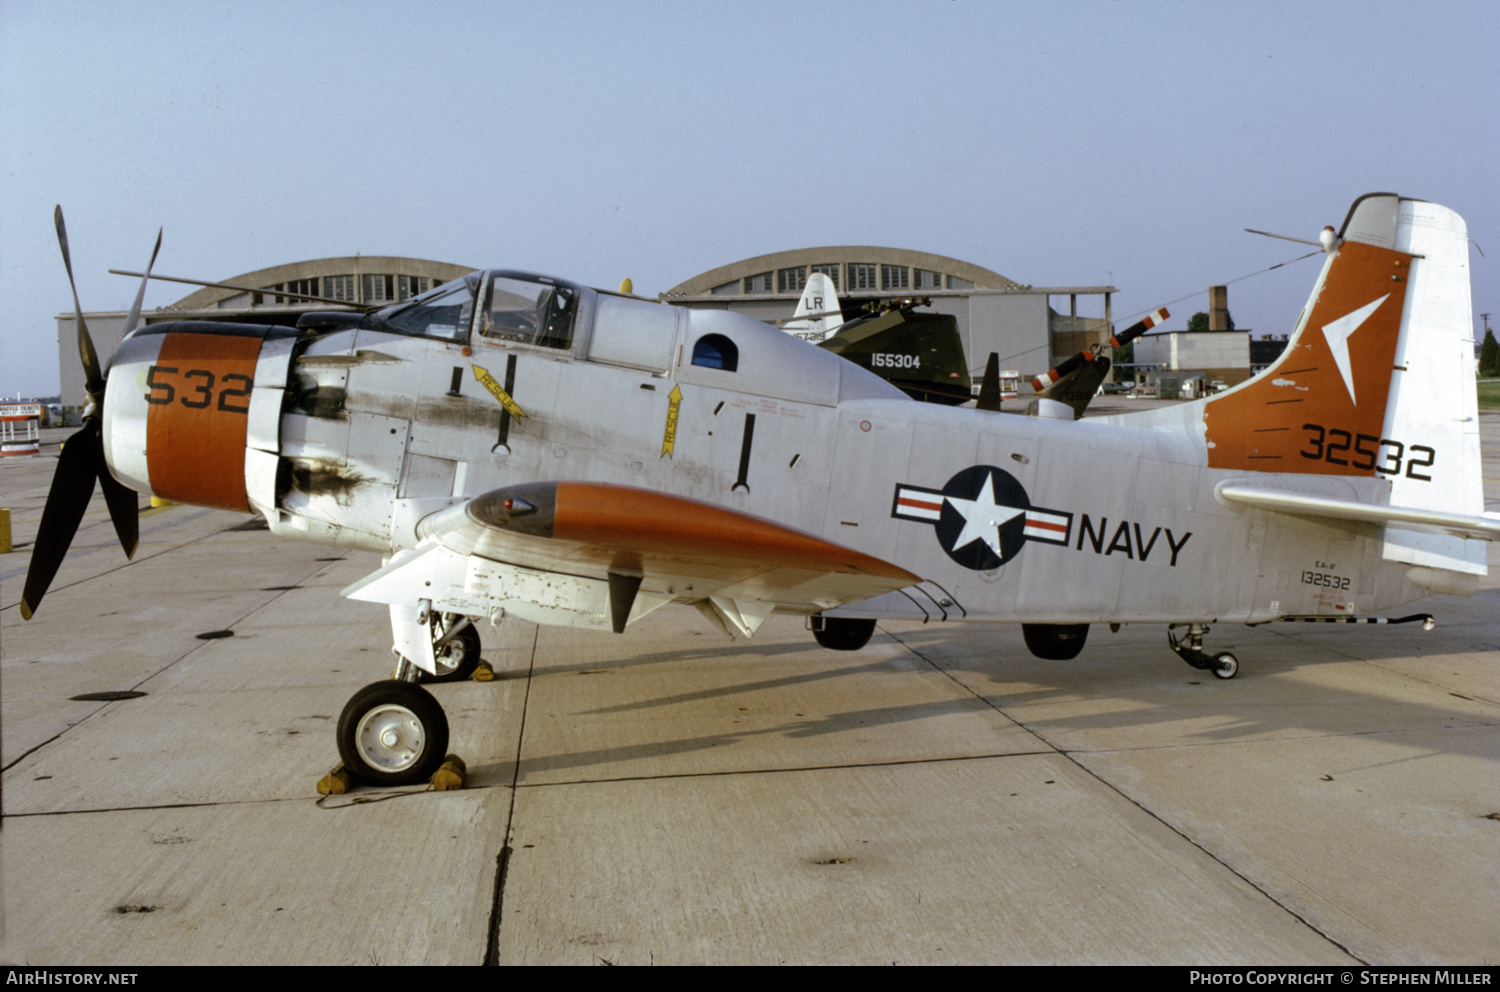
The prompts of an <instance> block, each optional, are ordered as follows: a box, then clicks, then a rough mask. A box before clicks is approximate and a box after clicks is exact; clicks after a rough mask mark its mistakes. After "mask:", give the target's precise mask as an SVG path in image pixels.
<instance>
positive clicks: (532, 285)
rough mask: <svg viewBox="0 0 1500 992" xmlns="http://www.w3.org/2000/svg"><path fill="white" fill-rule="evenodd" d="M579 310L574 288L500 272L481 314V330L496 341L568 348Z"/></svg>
mask: <svg viewBox="0 0 1500 992" xmlns="http://www.w3.org/2000/svg"><path fill="white" fill-rule="evenodd" d="M577 312H578V293H577V292H576V291H575V290H574V289H573V288H572V287H569V286H564V285H560V284H557V283H553V282H550V281H533V280H529V279H519V278H516V277H514V276H507V275H499V274H497V275H495V276H494V278H493V279H491V281H490V287H489V298H488V300H487V301H486V304H485V306H484V308H483V309H482V310H481V311H480V314H479V333H480V335H482V336H483V337H485V338H488V339H489V340H491V341H495V342H517V343H521V344H534V345H540V346H542V347H544V348H569V347H572V344H573V320H574V318H575V317H576V316H577Z"/></svg>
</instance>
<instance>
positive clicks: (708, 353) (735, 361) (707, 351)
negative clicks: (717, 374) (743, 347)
mask: <svg viewBox="0 0 1500 992" xmlns="http://www.w3.org/2000/svg"><path fill="white" fill-rule="evenodd" d="M693 364H694V365H701V366H703V367H704V368H706V369H722V370H723V371H725V372H733V371H735V370H736V369H738V368H739V367H740V349H739V348H737V347H736V346H735V343H734V342H733V341H731V340H729V339H728V338H726V337H725V336H724V335H722V334H705V335H703V337H701V338H699V339H698V343H697V344H695V345H693Z"/></svg>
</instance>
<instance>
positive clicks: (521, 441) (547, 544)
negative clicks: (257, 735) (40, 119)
mask: <svg viewBox="0 0 1500 992" xmlns="http://www.w3.org/2000/svg"><path fill="white" fill-rule="evenodd" d="M58 231H59V236H60V239H61V241H62V245H63V250H64V256H65V258H66V255H67V244H66V238H65V236H64V235H63V229H62V223H61V212H60V211H59V214H58ZM1327 251H1328V257H1327V260H1326V261H1325V263H1324V266H1323V269H1322V272H1321V274H1320V275H1319V277H1318V280H1317V283H1316V285H1315V286H1314V288H1313V293H1312V298H1311V300H1310V302H1309V304H1308V306H1307V308H1306V309H1305V310H1304V312H1303V315H1302V317H1301V319H1300V321H1299V323H1298V326H1297V329H1296V333H1295V334H1294V335H1293V337H1292V339H1291V342H1290V344H1289V346H1288V347H1287V349H1286V352H1285V353H1284V354H1283V356H1282V358H1281V359H1280V360H1279V361H1278V362H1277V363H1276V364H1275V365H1274V366H1273V367H1272V368H1271V369H1269V370H1268V371H1267V372H1265V373H1264V374H1262V375H1260V376H1258V377H1256V378H1254V379H1252V380H1250V381H1248V382H1246V383H1244V384H1242V385H1240V386H1238V387H1236V388H1234V389H1231V390H1229V391H1227V392H1225V393H1222V394H1220V395H1216V396H1214V397H1212V398H1209V399H1206V400H1202V401H1199V402H1193V403H1184V404H1180V405H1176V406H1172V407H1167V408H1162V409H1158V410H1153V411H1150V412H1146V413H1139V414H1132V415H1129V416H1123V417H1103V418H1097V419H1091V420H1084V421H1072V420H1071V419H1062V418H1051V417H1020V416H1006V415H998V414H995V413H990V412H985V411H979V410H974V409H962V408H957V407H952V406H943V405H935V404H927V403H919V402H914V401H912V400H911V399H908V398H907V397H906V396H904V395H903V394H902V393H901V392H900V391H898V390H897V389H896V388H895V387H893V386H891V385H890V384H888V383H887V382H885V381H883V380H882V379H880V378H879V377H877V376H876V375H874V374H873V373H871V372H869V371H867V370H865V369H861V368H859V367H857V366H856V365H854V364H852V363H851V362H848V361H845V360H844V359H842V358H840V357H839V356H838V355H835V354H832V353H830V352H828V351H826V350H823V349H821V348H817V347H814V346H811V345H809V344H807V343H805V342H803V341H800V340H798V339H797V338H795V337H794V336H792V335H789V334H786V333H783V332H781V331H778V330H775V329H773V328H770V327H768V326H766V325H765V324H762V323H760V322H758V321H755V320H752V319H750V318H747V317H743V316H740V315H736V314H732V313H728V312H726V311H715V310H700V311H689V310H683V309H678V308H674V307H670V306H664V305H661V304H657V303H653V302H649V301H644V300H639V299H636V298H631V297H626V296H622V295H619V294H611V293H606V292H602V291H596V290H593V289H589V288H586V287H583V286H580V285H576V284H574V283H570V282H566V281H563V280H559V279H553V278H548V277H543V276H536V275H529V274H526V273H521V272H514V271H507V270H491V271H483V272H475V273H472V274H471V275H469V276H467V277H465V278H464V279H461V280H456V281H454V282H452V283H449V284H447V285H444V286H441V287H439V288H437V289H435V290H433V291H431V292H428V293H425V294H423V295H421V296H419V297H415V298H413V299H411V300H408V301H406V302H404V303H400V304H397V305H394V306H391V307H388V308H386V309H383V310H379V311H377V312H374V313H369V314H359V313H349V312H344V313H312V314H307V315H305V316H304V317H303V318H302V319H301V320H300V321H299V327H298V328H292V327H270V326H265V325H245V324H232V323H214V322H202V321H179V322H172V323H162V324H154V325H150V326H146V327H142V328H139V329H137V330H135V331H134V332H133V333H130V334H128V335H127V336H126V337H125V339H124V340H123V341H122V342H121V344H120V347H119V348H118V350H117V351H116V353H115V356H114V359H113V363H112V367H111V368H110V370H109V376H108V382H107V386H106V382H105V378H104V375H103V369H102V367H101V364H100V362H99V360H98V358H97V357H96V356H95V355H94V352H93V347H92V343H91V342H90V341H89V338H88V332H87V328H86V327H85V326H84V323H83V320H82V315H81V313H80V314H79V321H78V326H79V343H80V355H81V357H82V360H83V363H84V367H85V370H86V373H87V375H88V379H89V387H88V388H89V393H90V397H91V400H92V403H91V407H90V409H89V415H88V419H87V421H86V424H85V426H84V428H83V429H82V430H81V431H80V432H79V433H78V434H76V435H74V437H73V438H72V439H70V441H69V442H68V443H67V445H66V447H65V448H64V450H63V452H62V455H61V458H60V460H59V465H58V471H57V475H56V478H55V479H54V482H53V487H52V492H51V493H50V495H49V497H48V502H47V508H46V511H45V514H44V517H43V521H42V526H41V530H40V533H39V536H38V538H37V543H36V549H35V552H34V555H33V559H32V565H31V571H30V574H29V575H28V577H27V582H26V588H25V592H24V595H23V599H22V606H21V609H22V613H23V615H25V616H26V617H27V618H29V617H30V616H31V615H32V613H33V612H34V611H35V610H36V609H37V608H38V606H39V605H40V603H41V600H42V596H43V594H44V593H45V592H46V589H47V586H48V585H49V583H50V582H51V580H52V578H53V576H54V575H55V573H56V571H57V568H58V565H59V564H60V562H61V560H62V557H63V555H64V554H65V552H66V550H67V545H68V543H69V541H70V540H71V539H72V535H73V533H74V530H75V529H76V526H77V523H78V519H79V517H80V516H81V515H82V513H83V507H84V506H86V504H87V502H88V497H89V494H90V493H91V492H92V488H93V482H94V479H95V478H96V477H97V478H98V479H99V480H100V481H101V483H102V484H103V485H104V487H105V495H106V497H107V499H108V502H109V505H110V509H111V515H112V517H113V519H114V521H115V524H116V527H117V530H118V531H119V533H120V537H121V540H122V543H123V544H124V545H125V547H126V550H127V552H130V551H133V549H134V544H135V533H136V530H135V526H136V525H135V513H136V501H135V496H134V495H133V494H132V493H131V492H130V491H129V490H135V491H137V492H142V493H152V494H155V495H158V496H162V497H165V498H168V499H172V500H176V501H179V502H185V503H194V504H198V505H202V506H211V507H223V508H226V509H233V510H240V511H251V512H254V513H257V514H260V515H262V516H263V517H264V518H265V519H266V521H267V523H268V525H269V527H270V529H271V530H272V531H273V532H274V533H276V534H278V535H282V536H285V537H290V538H296V539H301V540H308V541H314V542H321V543H325V544H330V545H337V546H341V547H349V548H359V549H363V550H368V551H373V552H377V553H379V554H381V555H383V556H386V558H387V561H386V563H385V564H384V565H383V566H382V567H381V568H379V569H377V570H376V571H374V572H373V573H371V574H370V575H369V576H367V577H366V578H364V579H362V580H360V581H359V582H356V583H355V584H354V585H352V586H350V587H349V588H348V589H346V590H345V594H346V595H347V596H349V597H350V598H353V599H357V600H362V601H367V602H374V603H380V604H384V605H385V606H387V607H388V609H389V614H390V621H391V626H392V630H393V635H394V641H395V649H396V651H397V652H398V653H399V654H400V655H401V657H402V660H401V662H400V664H399V667H398V669H397V677H396V678H394V679H389V680H385V681H380V682H376V683H373V684H371V685H370V686H367V687H366V688H365V689H362V690H361V691H360V692H359V693H357V694H356V695H355V696H354V697H353V699H351V700H350V702H349V704H348V706H347V707H346V708H345V710H344V713H343V715H342V717H341V719H340V721H339V729H338V744H339V750H340V753H341V755H342V756H343V758H344V760H345V762H346V764H347V765H348V766H349V767H350V768H351V769H352V770H354V771H355V772H356V773H357V774H358V775H359V776H360V777H362V778H364V779H365V780H367V781H371V782H379V783H405V782H413V781H419V780H421V779H423V778H425V777H426V776H428V775H429V774H430V773H431V772H432V771H433V770H434V769H435V768H436V766H437V764H438V763H439V762H441V760H442V757H443V754H444V752H445V750H446V748H447V737H448V732H447V721H446V718H445V717H444V715H443V712H442V709H441V708H440V707H439V706H438V704H437V702H436V701H435V699H434V698H433V697H432V696H431V695H430V694H429V693H428V692H427V691H426V690H425V689H423V688H421V686H420V685H419V684H418V682H419V681H420V680H421V679H422V678H423V677H424V676H426V677H428V678H432V677H442V676H459V675H464V674H466V672H467V670H469V669H471V668H472V665H473V663H474V662H475V660H476V659H477V656H478V652H479V648H480V643H479V636H478V633H477V630H476V627H475V622H476V621H480V620H484V619H489V620H490V621H491V622H500V621H503V620H504V619H506V618H508V617H520V618H523V619H526V620H530V621H534V622H537V623H543V624H559V625H565V626H574V627H586V628H596V629H598V630H601V631H605V632H608V631H610V630H613V631H616V632H619V631H623V630H624V629H625V627H626V626H627V625H628V624H630V623H632V622H634V621H636V620H639V619H640V618H641V617H643V616H645V615H646V614H648V613H650V612H651V611H653V610H655V609H658V608H660V607H662V606H665V605H667V604H672V603H675V604H683V605H690V606H693V607H695V608H697V609H698V610H699V611H700V612H701V613H702V614H703V616H704V617H705V618H706V619H707V620H708V622H710V623H711V624H713V625H714V626H715V627H717V628H719V629H721V630H723V631H724V632H725V633H727V634H730V635H731V636H734V635H736V634H741V635H745V636H750V635H752V634H754V633H755V631H756V629H757V628H758V627H759V626H760V625H761V623H762V622H763V621H764V620H765V618H766V617H767V616H768V615H769V614H770V613H771V612H772V611H778V610H779V611H782V612H785V613H791V614H801V615H806V616H808V617H810V618H811V619H812V626H813V628H814V631H815V635H816V637H817V638H818V640H819V642H820V643H822V644H824V645H825V646H828V647H833V648H843V649H855V648H858V647H861V646H863V644H864V643H865V642H866V641H867V640H868V638H869V637H870V635H871V633H872V631H873V629H874V625H875V622H876V621H877V620H878V619H883V618H884V619H892V618H898V619H915V620H926V621H931V622H953V621H958V620H968V621H989V622H1020V623H1022V624H1023V625H1025V627H1024V629H1025V632H1026V640H1027V644H1028V646H1029V647H1031V649H1032V650H1033V652H1035V653H1037V654H1039V655H1041V656H1043V657H1053V658H1069V657H1073V656H1074V655H1076V654H1077V653H1078V651H1079V650H1080V649H1081V648H1082V647H1083V644H1084V638H1085V636H1086V634H1087V631H1088V625H1090V624H1095V623H1111V624H1114V623H1165V624H1170V625H1186V626H1187V628H1188V632H1187V636H1186V637H1185V639H1184V640H1183V641H1182V642H1181V643H1179V642H1178V641H1177V640H1176V639H1175V637H1173V635H1171V633H1170V629H1171V628H1170V627H1169V635H1168V636H1169V639H1170V640H1171V642H1172V646H1173V648H1174V649H1175V650H1176V651H1177V652H1178V654H1179V655H1181V656H1182V657H1183V658H1184V659H1185V660H1186V661H1188V662H1189V663H1190V664H1193V665H1195V666H1197V667H1200V668H1206V669H1210V670H1212V671H1214V673H1215V674H1216V675H1218V676H1220V677H1226V678H1227V677H1230V676H1232V675H1233V674H1234V673H1235V671H1236V669H1237V662H1236V660H1235V659H1234V658H1233V657H1231V656H1229V655H1227V654H1219V655H1217V656H1214V655H1211V654H1209V653H1206V652H1205V651H1203V650H1202V637H1203V635H1204V633H1205V632H1206V627H1205V626H1204V625H1205V624H1208V623H1211V622H1223V623H1229V622H1233V623H1263V622H1267V621H1274V620H1283V619H1292V618H1318V619H1330V618H1333V619H1344V620H1366V621H1370V620H1378V619H1380V618H1378V617H1377V616H1376V614H1378V613H1380V612H1381V611H1384V610H1388V609H1391V608H1393V607H1396V606H1399V605H1400V604H1402V603H1406V602H1410V601H1412V600H1415V599H1418V598H1421V597H1423V596H1426V595H1428V594H1429V593H1430V592H1442V593H1452V594H1458V595H1468V594H1471V593H1472V592H1473V591H1474V589H1475V588H1476V584H1477V578H1478V576H1480V575H1483V574H1485V557H1484V546H1483V542H1484V541H1491V540H1495V539H1496V538H1497V536H1500V516H1497V515H1496V514H1493V513H1490V514H1486V513H1485V512H1484V510H1483V501H1482V496H1481V490H1480V474H1479V464H1480V463H1479V442H1478V424H1477V413H1476V398H1475V390H1474V386H1473V381H1474V349H1473V330H1472V318H1471V314H1470V304H1469V280H1468V241H1467V235H1466V231H1465V228H1464V224H1463V221H1462V220H1461V219H1460V218H1459V217H1458V215H1456V214H1455V213H1453V212H1452V211H1450V210H1447V209H1446V208H1443V207H1439V206H1436V205H1434V204H1429V203H1424V202H1422V201H1418V200H1410V199H1402V198H1400V197H1397V196H1394V195H1389V194H1373V195H1370V196H1366V197H1362V198H1360V199H1359V200H1357V201H1356V202H1355V204H1354V206H1353V207H1352V208H1351V209H1350V212H1349V215H1348V218H1347V219H1346V220H1345V222H1344V226H1343V229H1342V230H1341V231H1340V232H1338V234H1337V236H1336V237H1330V238H1328V239H1327ZM153 259H154V256H153ZM148 273H149V269H148ZM70 278H71V269H70ZM143 285H144V283H143ZM75 298H76V294H75ZM138 308H139V301H138V302H137V308H136V309H137V310H138ZM134 322H135V321H134V318H132V319H131V320H130V322H129V323H130V324H131V325H133V324H134ZM1040 402H1041V403H1042V404H1045V403H1047V402H1048V401H1045V400H1043V401H1040ZM1059 405H1060V404H1059ZM1054 412H1056V411H1054ZM117 480H118V481H117Z"/></svg>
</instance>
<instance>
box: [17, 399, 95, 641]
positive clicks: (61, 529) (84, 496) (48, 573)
mask: <svg viewBox="0 0 1500 992" xmlns="http://www.w3.org/2000/svg"><path fill="white" fill-rule="evenodd" d="M99 431H100V425H99V421H98V420H89V421H87V422H85V423H84V425H83V429H82V430H80V431H78V432H77V433H76V434H74V435H73V436H72V437H70V438H68V440H67V442H66V443H65V444H64V445H63V448H62V451H61V452H60V453H59V454H58V457H57V474H56V475H54V476H53V477H52V489H51V490H50V491H49V492H48V493H47V504H46V506H45V507H44V508H43V509H42V525H41V527H40V528H39V529H38V530H37V533H36V543H35V544H34V545H33V546H32V549H31V567H30V568H29V569H28V570H27V572H26V587H25V589H23V590H22V592H21V619H23V620H30V619H31V617H32V614H34V613H35V612H36V608H37V605H38V604H39V603H41V601H42V597H43V596H45V595H46V594H47V587H48V586H50V585H52V579H53V577H54V576H56V575H57V568H58V566H59V565H61V564H62V560H63V557H64V556H65V555H67V553H68V546H69V545H71V544H72V543H73V535H74V534H76V533H78V522H79V521H80V520H82V519H83V512H84V510H86V509H88V505H89V500H90V499H92V498H93V495H94V479H95V478H97V477H98V475H99V471H98V465H99V462H100V456H99V454H98V452H99V450H100V447H101V442H100V436H99ZM106 471H107V470H106ZM115 484H116V485H119V483H115Z"/></svg>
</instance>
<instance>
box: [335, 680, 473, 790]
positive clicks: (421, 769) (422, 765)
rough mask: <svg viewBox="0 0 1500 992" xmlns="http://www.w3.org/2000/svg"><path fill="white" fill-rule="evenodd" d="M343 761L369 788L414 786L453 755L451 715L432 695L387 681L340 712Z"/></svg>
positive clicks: (374, 685)
mask: <svg viewBox="0 0 1500 992" xmlns="http://www.w3.org/2000/svg"><path fill="white" fill-rule="evenodd" d="M338 744H339V757H340V758H342V759H343V761H344V767H345V768H347V769H349V771H350V772H351V773H352V774H353V775H354V777H355V778H358V779H360V780H361V781H364V782H367V783H369V784H370V785H415V784H416V783H418V782H425V781H427V780H428V779H429V778H431V777H432V773H433V772H435V771H437V770H438V766H440V765H441V764H442V763H443V758H444V757H445V756H446V755H447V753H448V717H447V716H446V715H445V714H444V713H443V708H442V707H441V706H439V705H438V701H437V700H436V699H433V698H432V694H431V693H429V692H428V691H427V690H426V689H424V688H422V687H421V686H419V685H415V684H413V683H411V682H398V681H395V680H394V679H387V680H386V681H384V682H372V683H370V684H369V685H367V686H365V687H364V688H363V689H361V690H359V691H358V692H356V693H355V694H354V696H353V697H352V698H351V699H350V700H349V702H348V703H347V704H345V706H344V712H343V713H341V714H339V726H338Z"/></svg>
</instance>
